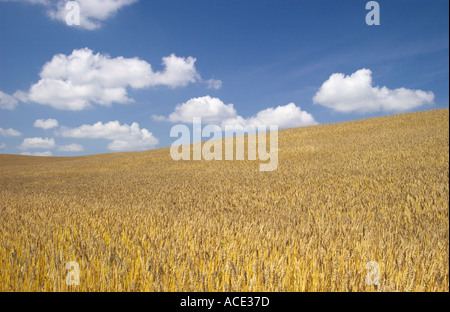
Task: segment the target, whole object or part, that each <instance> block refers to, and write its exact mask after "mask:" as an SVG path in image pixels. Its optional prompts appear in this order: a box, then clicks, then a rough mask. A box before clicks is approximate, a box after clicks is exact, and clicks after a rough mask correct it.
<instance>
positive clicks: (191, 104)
mask: <svg viewBox="0 0 450 312" xmlns="http://www.w3.org/2000/svg"><path fill="white" fill-rule="evenodd" d="M236 116H237V113H236V110H235V109H234V107H233V104H224V103H223V102H222V101H221V100H220V99H218V98H213V97H210V96H209V95H207V96H203V97H198V98H192V99H190V100H188V101H187V102H185V103H182V104H179V105H177V106H176V107H175V111H174V112H173V113H171V114H170V115H169V117H168V118H165V117H162V116H155V115H154V116H153V118H154V119H155V120H167V121H170V122H184V123H192V118H193V117H202V120H203V121H204V122H206V123H210V124H219V123H221V122H222V121H223V120H224V119H228V118H234V117H236Z"/></svg>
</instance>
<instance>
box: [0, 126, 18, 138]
mask: <svg viewBox="0 0 450 312" xmlns="http://www.w3.org/2000/svg"><path fill="white" fill-rule="evenodd" d="M0 135H1V136H21V133H20V132H19V131H17V130H14V129H12V128H9V129H3V128H0Z"/></svg>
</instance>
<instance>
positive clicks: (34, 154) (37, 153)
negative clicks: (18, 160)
mask: <svg viewBox="0 0 450 312" xmlns="http://www.w3.org/2000/svg"><path fill="white" fill-rule="evenodd" d="M21 155H26V156H41V157H42V156H45V157H49V156H53V154H52V152H50V151H46V152H34V153H30V152H23V153H21Z"/></svg>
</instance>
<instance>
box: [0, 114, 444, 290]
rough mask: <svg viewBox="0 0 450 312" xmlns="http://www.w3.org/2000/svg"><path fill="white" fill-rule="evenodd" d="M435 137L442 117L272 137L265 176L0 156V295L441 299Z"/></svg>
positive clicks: (440, 166)
mask: <svg viewBox="0 0 450 312" xmlns="http://www.w3.org/2000/svg"><path fill="white" fill-rule="evenodd" d="M448 131H449V110H448V109H439V110H433V111H427V112H419V113H410V114H400V115H393V116H387V117H378V118H371V119H364V120H359V121H352V122H345V123H338V124H326V125H317V126H312V127H304V128H293V129H287V130H282V131H279V163H278V169H277V170H275V171H272V172H260V171H259V169H258V168H259V162H258V161H174V160H172V159H171V158H170V155H169V148H162V149H157V150H150V151H146V152H134V153H117V154H105V155H95V156H84V157H69V158H58V157H49V158H46V157H30V156H16V155H0V220H1V222H0V239H1V244H0V291H169V292H172V291H244V292H246V291H294V292H297V291H449V214H448V213H449V134H448ZM71 261H75V262H77V263H79V273H80V283H79V285H66V277H67V274H68V273H69V271H70V270H69V269H67V268H66V263H68V262H71ZM369 261H375V262H377V263H378V264H379V284H378V285H374V284H372V285H370V283H369V284H368V283H366V276H367V275H368V274H369V273H370V270H368V269H367V268H366V265H367V263H368V262H369Z"/></svg>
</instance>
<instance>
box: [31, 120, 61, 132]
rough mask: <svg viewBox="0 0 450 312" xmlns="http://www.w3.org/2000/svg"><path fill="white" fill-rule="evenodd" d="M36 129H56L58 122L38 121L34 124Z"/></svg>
mask: <svg viewBox="0 0 450 312" xmlns="http://www.w3.org/2000/svg"><path fill="white" fill-rule="evenodd" d="M34 126H35V127H36V128H42V129H44V130H48V129H52V128H56V127H58V121H57V120H56V119H47V120H44V119H38V120H36V121H35V122H34Z"/></svg>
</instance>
